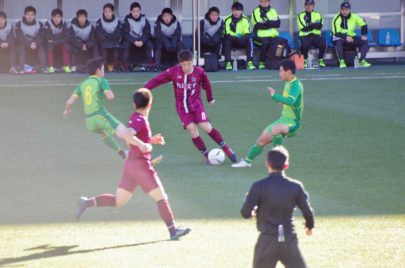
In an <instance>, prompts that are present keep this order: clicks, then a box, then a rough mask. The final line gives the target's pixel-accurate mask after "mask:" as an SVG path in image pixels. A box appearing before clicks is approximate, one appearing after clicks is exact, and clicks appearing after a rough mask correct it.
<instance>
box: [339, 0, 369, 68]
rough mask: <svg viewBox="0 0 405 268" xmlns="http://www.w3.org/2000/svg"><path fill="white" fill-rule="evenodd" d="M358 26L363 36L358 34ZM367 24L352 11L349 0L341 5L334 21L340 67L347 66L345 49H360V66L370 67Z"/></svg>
mask: <svg viewBox="0 0 405 268" xmlns="http://www.w3.org/2000/svg"><path fill="white" fill-rule="evenodd" d="M356 26H358V27H360V30H361V37H360V36H356V32H355V29H356ZM367 33H368V29H367V24H366V22H365V20H364V19H363V18H362V17H360V16H359V15H357V14H356V13H353V12H351V5H350V3H349V2H343V3H342V4H341V5H340V13H339V14H337V15H336V16H335V17H334V19H333V21H332V34H333V43H334V44H335V49H336V55H337V57H338V59H339V67H340V68H346V62H345V60H344V57H343V51H344V50H345V49H353V50H355V49H357V48H359V49H360V61H359V65H360V67H370V66H371V64H370V63H368V62H367V61H366V55H367V52H368V41H367Z"/></svg>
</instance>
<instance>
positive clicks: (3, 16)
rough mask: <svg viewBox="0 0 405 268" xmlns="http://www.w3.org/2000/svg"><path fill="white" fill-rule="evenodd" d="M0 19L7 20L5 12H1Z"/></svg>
mask: <svg viewBox="0 0 405 268" xmlns="http://www.w3.org/2000/svg"><path fill="white" fill-rule="evenodd" d="M0 18H3V19H5V20H6V19H7V14H6V12H4V11H0Z"/></svg>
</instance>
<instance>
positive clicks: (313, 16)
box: [297, 0, 327, 68]
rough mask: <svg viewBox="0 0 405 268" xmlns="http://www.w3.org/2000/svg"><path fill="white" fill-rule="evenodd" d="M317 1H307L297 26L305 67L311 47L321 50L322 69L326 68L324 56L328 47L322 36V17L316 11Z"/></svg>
mask: <svg viewBox="0 0 405 268" xmlns="http://www.w3.org/2000/svg"><path fill="white" fill-rule="evenodd" d="M314 6H315V1H314V0H305V6H304V8H305V10H304V11H302V12H301V13H299V14H298V16H297V24H298V31H299V37H300V43H301V45H300V52H301V54H303V55H304V67H305V68H306V67H308V62H307V59H308V51H309V49H310V48H311V47H315V48H317V49H319V54H318V61H319V66H320V67H325V61H324V59H323V58H324V56H325V53H326V49H327V45H326V41H325V39H324V38H322V36H321V29H322V26H323V18H322V15H321V14H320V13H319V12H317V11H315V10H314Z"/></svg>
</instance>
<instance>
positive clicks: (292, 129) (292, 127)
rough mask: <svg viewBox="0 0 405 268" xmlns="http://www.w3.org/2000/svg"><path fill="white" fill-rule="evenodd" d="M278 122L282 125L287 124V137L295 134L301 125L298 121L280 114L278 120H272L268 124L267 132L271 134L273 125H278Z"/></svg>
mask: <svg viewBox="0 0 405 268" xmlns="http://www.w3.org/2000/svg"><path fill="white" fill-rule="evenodd" d="M279 124H284V125H287V126H288V128H289V129H288V134H287V136H289V137H292V136H295V134H296V133H297V130H298V129H299V128H300V126H301V124H300V122H299V121H297V120H295V119H292V118H289V117H286V116H282V117H280V118H279V119H278V120H276V121H274V122H273V123H271V124H270V125H268V126H267V127H266V130H267V132H269V133H270V134H271V133H272V129H273V127H274V126H276V125H279Z"/></svg>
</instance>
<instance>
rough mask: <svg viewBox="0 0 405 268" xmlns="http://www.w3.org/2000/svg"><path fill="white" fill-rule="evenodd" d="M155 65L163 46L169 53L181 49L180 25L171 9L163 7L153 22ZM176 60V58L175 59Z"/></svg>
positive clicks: (157, 62)
mask: <svg viewBox="0 0 405 268" xmlns="http://www.w3.org/2000/svg"><path fill="white" fill-rule="evenodd" d="M155 37H156V56H155V58H156V65H158V66H159V65H160V63H161V59H162V50H163V48H164V49H165V50H166V51H168V52H170V53H176V54H177V53H178V52H180V50H181V49H182V47H183V45H182V43H181V26H180V22H179V21H178V20H177V18H176V16H174V15H173V11H172V10H171V9H170V8H164V9H163V10H162V14H160V15H159V17H158V18H157V20H156V23H155ZM176 62H177V60H176Z"/></svg>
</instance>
